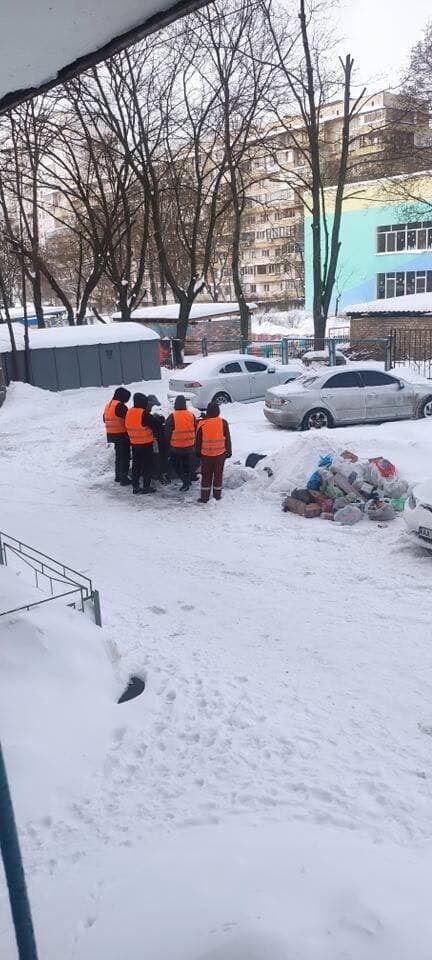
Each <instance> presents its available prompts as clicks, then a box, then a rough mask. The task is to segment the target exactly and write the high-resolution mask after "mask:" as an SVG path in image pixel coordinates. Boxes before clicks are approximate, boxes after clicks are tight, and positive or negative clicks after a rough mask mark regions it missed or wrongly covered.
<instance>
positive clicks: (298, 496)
mask: <svg viewBox="0 0 432 960" xmlns="http://www.w3.org/2000/svg"><path fill="white" fill-rule="evenodd" d="M291 496H292V497H293V498H294V500H301V502H302V503H307V504H309V503H315V501H314V499H313V497H311V495H310V493H309V490H299V489H297V488H296V489H295V490H293V492H292V494H291Z"/></svg>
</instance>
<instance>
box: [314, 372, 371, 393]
mask: <svg viewBox="0 0 432 960" xmlns="http://www.w3.org/2000/svg"><path fill="white" fill-rule="evenodd" d="M361 386H362V384H361V381H360V379H359V375H358V373H354V372H352V373H336V374H335V376H333V377H330V379H329V380H327V381H326V382H325V383H324V384H323V389H324V390H334V389H335V388H336V387H361Z"/></svg>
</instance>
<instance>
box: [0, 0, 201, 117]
mask: <svg viewBox="0 0 432 960" xmlns="http://www.w3.org/2000/svg"><path fill="white" fill-rule="evenodd" d="M204 3H205V0H177V2H174V0H122V2H121V3H119V2H118V0H92V2H89V0H73V2H72V3H71V0H3V2H2V4H1V14H0V26H1V37H2V56H1V60H0V111H4V110H5V109H7V108H9V107H11V106H12V105H13V104H14V103H19V102H20V101H21V100H24V99H28V98H29V97H30V96H31V95H33V94H34V93H35V92H36V91H37V88H40V87H44V86H45V87H47V88H48V87H50V86H53V85H54V84H55V83H56V82H60V81H62V80H66V79H68V78H70V77H71V76H76V74H77V73H79V72H82V71H83V70H84V69H86V67H87V66H89V65H90V64H91V63H98V62H100V61H102V60H105V59H106V57H108V56H110V55H112V54H113V53H114V52H115V51H116V50H122V49H124V47H126V46H127V45H128V44H130V43H133V42H134V41H135V40H138V39H139V37H143V36H145V35H146V34H147V33H150V32H151V31H152V30H154V28H155V27H157V26H163V25H164V23H169V22H171V21H172V20H176V19H177V18H178V17H180V16H183V15H184V14H185V13H187V12H188V11H190V10H194V9H196V8H197V7H200V6H203V4H204Z"/></svg>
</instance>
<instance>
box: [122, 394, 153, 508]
mask: <svg viewBox="0 0 432 960" xmlns="http://www.w3.org/2000/svg"><path fill="white" fill-rule="evenodd" d="M133 403H134V405H133V407H132V408H131V409H130V410H128V412H127V415H126V421H125V423H126V430H127V432H128V436H129V440H130V444H131V447H132V493H155V492H156V491H155V489H154V487H152V486H151V479H152V471H153V444H154V441H155V437H156V436H157V431H158V425H157V423H156V419H155V417H153V416H152V415H151V413H149V410H148V399H147V397H146V396H145V395H144V394H143V393H134V398H133ZM141 477H142V480H143V485H142V487H140V480H141Z"/></svg>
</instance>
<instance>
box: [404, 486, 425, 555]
mask: <svg viewBox="0 0 432 960" xmlns="http://www.w3.org/2000/svg"><path fill="white" fill-rule="evenodd" d="M404 518H405V523H406V525H407V527H408V531H409V533H410V534H412V537H413V539H415V540H416V541H417V543H419V544H420V546H422V547H426V549H427V550H432V480H427V481H426V482H425V483H419V484H417V486H416V487H414V488H413V490H412V492H411V496H410V497H409V498H408V500H407V502H406V504H405V512H404Z"/></svg>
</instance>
